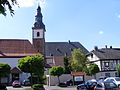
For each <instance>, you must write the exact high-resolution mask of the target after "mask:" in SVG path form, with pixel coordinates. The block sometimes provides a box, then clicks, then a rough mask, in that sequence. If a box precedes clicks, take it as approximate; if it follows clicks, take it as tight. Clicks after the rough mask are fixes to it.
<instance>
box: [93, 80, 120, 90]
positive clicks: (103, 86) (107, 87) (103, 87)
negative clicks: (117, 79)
mask: <svg viewBox="0 0 120 90" xmlns="http://www.w3.org/2000/svg"><path fill="white" fill-rule="evenodd" d="M94 90H120V89H119V88H118V86H117V85H116V84H115V83H114V82H101V83H98V84H97V85H96V86H95V87H94Z"/></svg>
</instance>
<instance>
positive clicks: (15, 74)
mask: <svg viewBox="0 0 120 90" xmlns="http://www.w3.org/2000/svg"><path fill="white" fill-rule="evenodd" d="M15 80H19V73H12V81H15Z"/></svg>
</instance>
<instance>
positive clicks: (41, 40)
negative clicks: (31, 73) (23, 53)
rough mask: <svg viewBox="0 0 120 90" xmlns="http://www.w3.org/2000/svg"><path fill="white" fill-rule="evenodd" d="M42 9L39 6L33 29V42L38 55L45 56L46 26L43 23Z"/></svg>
mask: <svg viewBox="0 0 120 90" xmlns="http://www.w3.org/2000/svg"><path fill="white" fill-rule="evenodd" d="M42 17H43V16H42V13H41V8H40V6H38V8H37V15H36V16H35V23H34V26H33V27H32V42H33V46H34V48H35V49H36V51H37V52H38V53H41V54H42V55H43V56H45V31H46V30H45V25H44V23H43V22H42Z"/></svg>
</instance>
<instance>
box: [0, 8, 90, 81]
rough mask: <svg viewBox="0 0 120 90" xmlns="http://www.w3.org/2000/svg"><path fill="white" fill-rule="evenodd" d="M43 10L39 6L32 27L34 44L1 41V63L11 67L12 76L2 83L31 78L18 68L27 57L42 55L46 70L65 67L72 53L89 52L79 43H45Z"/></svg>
mask: <svg viewBox="0 0 120 90" xmlns="http://www.w3.org/2000/svg"><path fill="white" fill-rule="evenodd" d="M42 17H43V16H42V13H41V8H40V6H38V8H37V15H36V16H35V23H34V25H33V27H32V43H31V42H30V41H29V40H25V39H0V63H8V64H9V65H10V66H11V74H10V76H9V77H8V78H6V77H5V78H2V79H1V81H2V83H10V82H12V81H14V80H15V79H16V78H17V79H18V80H20V81H23V80H26V79H27V78H28V77H29V74H28V73H24V72H22V71H21V70H20V69H19V68H18V67H17V64H18V60H20V59H21V58H23V57H26V56H34V55H36V54H37V53H40V54H41V55H43V56H44V57H45V58H46V68H51V67H52V66H58V65H61V66H63V65H64V62H63V57H64V56H71V51H73V50H74V49H77V48H80V49H81V50H82V51H83V52H84V53H85V54H86V53H88V50H87V49H86V48H85V47H84V46H83V45H82V44H80V43H79V42H71V41H70V40H69V41H68V42H45V32H46V29H45V25H44V23H43V21H42Z"/></svg>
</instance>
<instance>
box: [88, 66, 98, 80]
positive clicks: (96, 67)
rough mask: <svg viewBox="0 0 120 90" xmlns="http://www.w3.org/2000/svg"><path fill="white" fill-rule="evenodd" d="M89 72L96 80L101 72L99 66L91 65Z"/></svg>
mask: <svg viewBox="0 0 120 90" xmlns="http://www.w3.org/2000/svg"><path fill="white" fill-rule="evenodd" d="M88 70H89V75H94V77H95V78H96V73H98V72H99V71H100V69H99V67H98V65H97V64H91V65H90V66H89V68H88Z"/></svg>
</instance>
